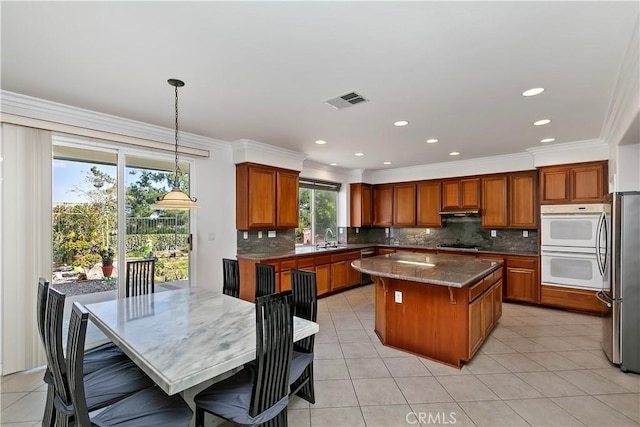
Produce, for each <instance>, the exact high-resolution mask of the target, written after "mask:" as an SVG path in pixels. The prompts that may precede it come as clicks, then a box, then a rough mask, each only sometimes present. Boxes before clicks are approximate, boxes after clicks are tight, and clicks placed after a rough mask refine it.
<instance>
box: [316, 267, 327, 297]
mask: <svg viewBox="0 0 640 427" xmlns="http://www.w3.org/2000/svg"><path fill="white" fill-rule="evenodd" d="M315 271H316V286H317V288H318V296H322V295H324V294H326V293H329V292H330V291H331V264H322V265H316V266H315Z"/></svg>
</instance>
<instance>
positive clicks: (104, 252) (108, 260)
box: [99, 248, 116, 278]
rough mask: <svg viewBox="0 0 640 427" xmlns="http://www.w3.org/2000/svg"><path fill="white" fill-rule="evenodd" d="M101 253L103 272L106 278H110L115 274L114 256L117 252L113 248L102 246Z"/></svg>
mask: <svg viewBox="0 0 640 427" xmlns="http://www.w3.org/2000/svg"><path fill="white" fill-rule="evenodd" d="M99 254H100V257H101V258H102V274H103V275H104V277H105V278H109V277H111V275H112V274H113V257H114V255H115V254H116V252H115V251H114V250H113V248H102V249H100V252H99Z"/></svg>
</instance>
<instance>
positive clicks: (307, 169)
mask: <svg viewBox="0 0 640 427" xmlns="http://www.w3.org/2000/svg"><path fill="white" fill-rule="evenodd" d="M303 166H304V167H303V169H302V171H301V172H300V176H301V177H305V178H314V179H323V180H325V181H333V182H342V183H346V182H358V181H359V180H360V176H361V173H360V169H345V168H341V167H337V166H329V165H326V164H324V163H319V162H315V161H313V160H308V159H307V160H305V161H304V165H303Z"/></svg>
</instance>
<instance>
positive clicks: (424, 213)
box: [416, 181, 442, 227]
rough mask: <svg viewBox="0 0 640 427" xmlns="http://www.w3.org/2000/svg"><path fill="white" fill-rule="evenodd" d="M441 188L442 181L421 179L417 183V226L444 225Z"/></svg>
mask: <svg viewBox="0 0 640 427" xmlns="http://www.w3.org/2000/svg"><path fill="white" fill-rule="evenodd" d="M440 188H441V183H440V181H420V182H418V183H417V184H416V226H418V227H442V216H441V215H440V210H441V209H440V207H441V205H442V201H441V197H442V195H441V191H440Z"/></svg>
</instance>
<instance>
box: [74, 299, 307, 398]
mask: <svg viewBox="0 0 640 427" xmlns="http://www.w3.org/2000/svg"><path fill="white" fill-rule="evenodd" d="M85 307H86V309H87V310H88V311H89V318H90V320H91V321H92V322H93V323H94V324H95V325H96V326H97V327H98V329H100V330H101V331H102V332H103V333H104V334H105V335H106V336H107V338H109V339H110V340H112V341H113V342H114V343H115V344H116V345H118V346H119V347H120V348H121V349H122V350H123V352H124V353H125V354H126V355H127V356H128V357H129V358H130V359H131V360H133V362H135V363H136V364H137V365H138V366H139V367H140V368H141V369H142V370H143V371H144V372H145V373H146V374H147V375H149V377H151V379H152V380H153V381H155V382H156V384H158V386H159V387H160V388H162V390H164V391H165V392H166V393H167V394H169V395H173V394H176V393H180V392H182V391H184V390H186V389H188V388H191V387H194V386H197V385H198V384H201V383H203V382H205V381H208V380H211V379H213V378H216V377H218V376H220V375H223V374H225V373H227V372H229V371H233V370H234V369H236V368H239V367H241V366H242V365H244V364H245V363H248V362H251V361H253V360H255V358H256V309H255V305H254V304H253V303H251V302H248V301H245V300H242V299H238V298H234V297H231V296H228V295H224V294H222V293H220V292H216V291H213V290H210V289H204V288H200V287H192V288H186V289H176V290H171V291H165V292H157V293H151V294H146V295H139V296H134V297H129V298H119V299H115V300H110V301H103V302H97V303H92V304H86V305H85ZM318 331H319V326H318V324H317V323H315V322H311V321H308V320H305V319H302V318H299V317H295V316H294V318H293V340H294V341H298V340H300V339H302V338H306V337H308V336H311V335H313V334H315V333H317V332H318Z"/></svg>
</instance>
